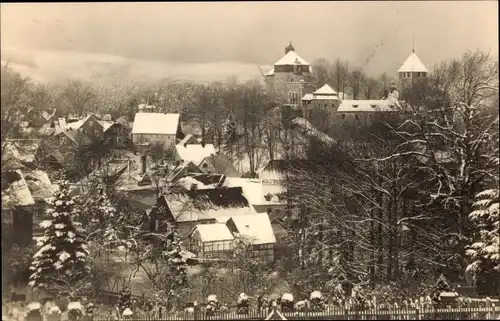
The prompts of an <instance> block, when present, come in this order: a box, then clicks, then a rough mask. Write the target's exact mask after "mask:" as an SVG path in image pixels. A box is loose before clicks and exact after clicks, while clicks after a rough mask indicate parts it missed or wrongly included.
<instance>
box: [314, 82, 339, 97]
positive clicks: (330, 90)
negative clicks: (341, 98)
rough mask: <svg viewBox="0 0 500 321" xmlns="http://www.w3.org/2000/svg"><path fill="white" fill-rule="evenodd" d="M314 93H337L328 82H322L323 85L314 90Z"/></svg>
mask: <svg viewBox="0 0 500 321" xmlns="http://www.w3.org/2000/svg"><path fill="white" fill-rule="evenodd" d="M313 94H314V95H337V92H336V91H335V90H334V89H333V88H332V87H330V86H329V85H328V84H324V85H323V87H321V88H320V89H318V90H316V91H315V92H314V93H313Z"/></svg>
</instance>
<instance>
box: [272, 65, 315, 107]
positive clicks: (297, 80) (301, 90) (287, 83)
mask: <svg viewBox="0 0 500 321" xmlns="http://www.w3.org/2000/svg"><path fill="white" fill-rule="evenodd" d="M276 67H278V69H280V68H281V67H282V66H275V68H276ZM285 67H286V66H283V68H285ZM289 67H291V68H292V70H291V71H285V72H280V71H276V69H275V72H274V75H273V76H271V77H268V78H269V79H267V81H266V83H267V84H268V87H270V88H272V89H273V90H274V91H275V92H276V94H277V95H278V97H279V98H280V101H281V102H282V103H283V104H300V103H301V99H302V97H303V96H304V95H305V94H306V93H308V92H309V91H310V89H309V87H308V86H306V85H305V84H306V83H309V82H310V73H309V72H308V70H307V69H305V70H307V72H302V73H295V72H294V71H293V67H292V66H289ZM302 67H305V66H302ZM307 68H308V67H307ZM302 80H303V81H304V82H301V81H302ZM291 93H294V94H293V95H290V94H291ZM292 98H294V99H292Z"/></svg>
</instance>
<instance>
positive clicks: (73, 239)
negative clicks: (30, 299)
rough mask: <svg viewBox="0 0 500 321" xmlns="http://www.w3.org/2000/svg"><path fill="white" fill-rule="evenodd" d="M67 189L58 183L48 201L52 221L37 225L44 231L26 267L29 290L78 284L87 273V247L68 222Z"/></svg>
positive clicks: (70, 212) (70, 207) (70, 201)
mask: <svg viewBox="0 0 500 321" xmlns="http://www.w3.org/2000/svg"><path fill="white" fill-rule="evenodd" d="M68 187H69V186H68V182H61V183H60V189H59V191H57V192H55V193H54V197H53V198H52V199H49V200H48V203H49V205H50V207H49V208H48V209H47V214H49V215H50V216H51V217H52V220H46V221H43V222H42V223H40V226H41V227H43V228H44V229H45V231H44V236H43V237H41V238H40V239H39V240H38V244H37V245H38V247H39V250H38V252H36V253H35V255H34V256H33V261H32V264H31V267H30V270H31V271H32V274H31V276H30V282H29V285H30V286H31V287H34V288H46V287H51V286H53V285H58V284H60V283H61V282H63V283H67V282H71V283H74V282H78V281H79V280H81V279H82V278H83V277H84V275H85V272H86V271H87V269H86V258H87V255H88V251H87V245H86V243H85V240H84V239H83V237H82V234H81V231H80V230H79V229H77V227H76V226H75V224H74V222H73V220H72V216H73V215H74V214H75V201H74V200H73V199H72V197H71V196H70V195H69V188H68Z"/></svg>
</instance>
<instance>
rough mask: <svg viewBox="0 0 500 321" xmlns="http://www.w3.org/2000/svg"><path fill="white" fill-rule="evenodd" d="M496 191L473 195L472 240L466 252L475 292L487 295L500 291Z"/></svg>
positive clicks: (499, 236) (499, 221)
mask: <svg viewBox="0 0 500 321" xmlns="http://www.w3.org/2000/svg"><path fill="white" fill-rule="evenodd" d="M498 204H499V190H498V189H489V190H485V191H483V192H481V193H479V194H478V195H477V201H476V202H475V204H474V208H475V210H474V211H473V212H472V213H471V214H470V219H471V221H472V222H474V223H476V233H475V234H476V242H474V243H473V244H472V245H470V246H469V248H468V249H467V252H466V253H467V255H468V256H469V257H470V258H471V259H472V260H473V262H472V263H471V264H469V266H468V267H467V271H469V272H471V273H472V275H473V276H474V280H475V282H476V286H477V289H478V292H480V293H484V294H487V295H498V294H499V293H500V248H499V244H500V229H499V227H500V216H499V209H498Z"/></svg>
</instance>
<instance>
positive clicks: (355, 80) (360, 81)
mask: <svg viewBox="0 0 500 321" xmlns="http://www.w3.org/2000/svg"><path fill="white" fill-rule="evenodd" d="M365 78H366V75H365V73H364V72H363V70H361V69H359V68H357V69H355V70H353V71H352V73H351V74H350V77H349V83H350V84H351V87H352V95H353V99H359V96H360V93H361V90H362V89H363V85H364V83H365Z"/></svg>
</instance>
